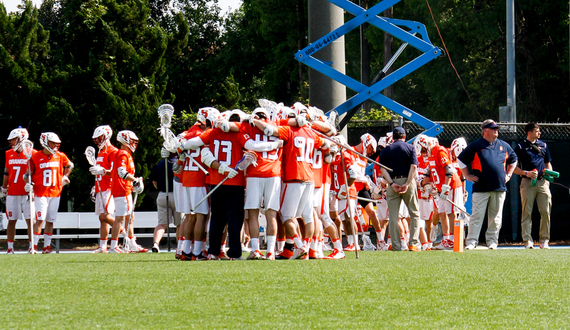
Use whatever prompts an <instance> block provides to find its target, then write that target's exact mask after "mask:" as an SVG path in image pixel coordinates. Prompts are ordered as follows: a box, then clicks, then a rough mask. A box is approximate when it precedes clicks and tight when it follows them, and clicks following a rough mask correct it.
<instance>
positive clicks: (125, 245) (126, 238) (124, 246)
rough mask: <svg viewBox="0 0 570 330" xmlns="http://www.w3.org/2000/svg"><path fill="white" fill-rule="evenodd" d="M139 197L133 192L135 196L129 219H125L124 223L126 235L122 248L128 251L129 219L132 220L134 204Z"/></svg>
mask: <svg viewBox="0 0 570 330" xmlns="http://www.w3.org/2000/svg"><path fill="white" fill-rule="evenodd" d="M138 198H139V194H138V193H136V192H135V198H134V199H133V209H132V210H131V216H130V217H129V220H127V221H126V222H127V223H126V224H125V232H126V233H127V237H125V238H123V249H124V250H125V251H127V252H128V249H129V227H130V226H131V221H134V220H133V216H134V215H135V206H136V205H137V199H138Z"/></svg>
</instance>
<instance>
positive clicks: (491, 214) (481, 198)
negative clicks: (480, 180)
mask: <svg viewBox="0 0 570 330" xmlns="http://www.w3.org/2000/svg"><path fill="white" fill-rule="evenodd" d="M506 195H507V192H505V191H489V192H476V193H473V214H472V215H471V219H470V220H469V232H468V233H467V239H466V240H465V244H466V245H469V244H471V243H473V244H475V245H477V242H478V241H479V234H480V233H481V226H482V225H483V219H484V218H485V211H487V218H488V219H487V220H488V222H487V224H488V226H487V232H486V233H485V239H486V241H487V245H491V244H493V243H495V244H498V243H499V231H500V230H501V225H502V223H503V204H504V203H505V197H506Z"/></svg>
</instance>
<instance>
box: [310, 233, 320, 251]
mask: <svg viewBox="0 0 570 330" xmlns="http://www.w3.org/2000/svg"><path fill="white" fill-rule="evenodd" d="M318 244H319V239H318V238H317V236H313V239H312V240H311V243H310V245H309V247H310V249H311V250H313V251H318V247H317V245H318Z"/></svg>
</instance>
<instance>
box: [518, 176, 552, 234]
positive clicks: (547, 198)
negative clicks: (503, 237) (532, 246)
mask: <svg viewBox="0 0 570 330" xmlns="http://www.w3.org/2000/svg"><path fill="white" fill-rule="evenodd" d="M535 200H536V205H538V211H539V212H540V231H539V236H540V242H542V241H548V240H550V209H551V208H552V200H551V195H550V182H548V181H547V180H538V181H536V186H533V185H532V180H531V179H528V178H523V179H522V180H521V204H522V214H521V232H522V239H523V241H525V242H526V241H530V242H532V236H531V232H532V208H533V207H534V201H535Z"/></svg>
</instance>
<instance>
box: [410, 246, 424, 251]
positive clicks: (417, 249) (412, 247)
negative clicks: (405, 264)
mask: <svg viewBox="0 0 570 330" xmlns="http://www.w3.org/2000/svg"><path fill="white" fill-rule="evenodd" d="M408 251H410V252H422V249H421V248H419V247H417V246H415V245H410V246H409V247H408Z"/></svg>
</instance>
